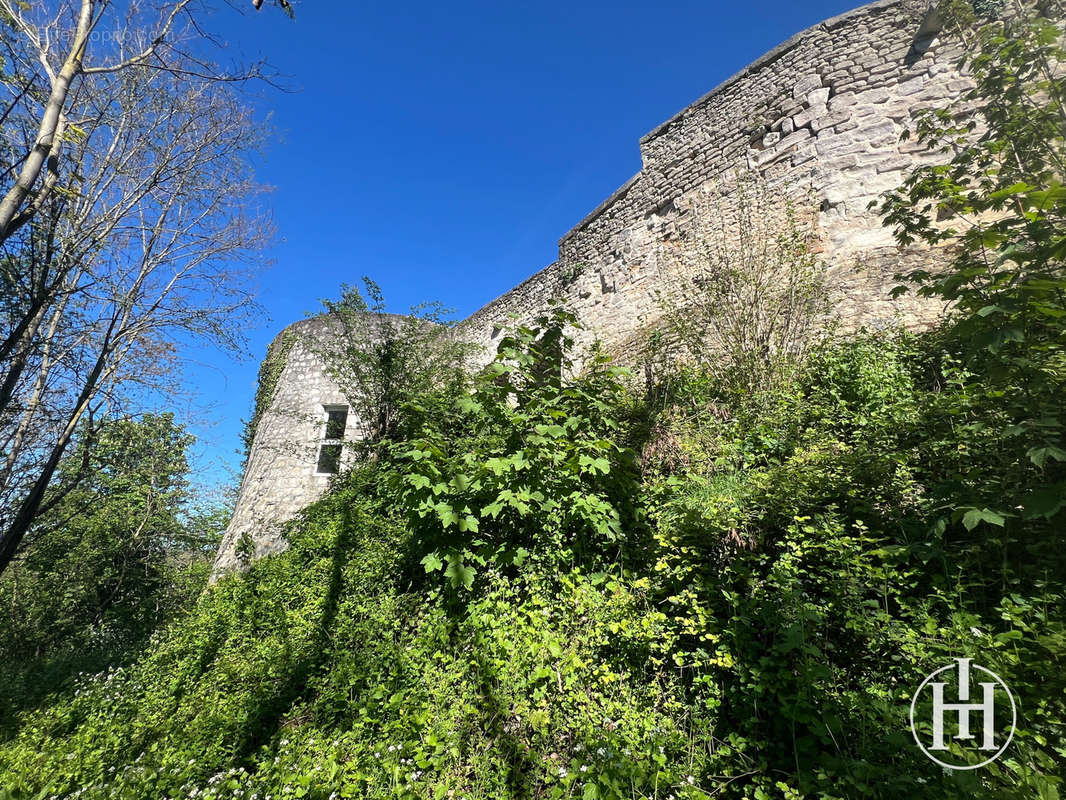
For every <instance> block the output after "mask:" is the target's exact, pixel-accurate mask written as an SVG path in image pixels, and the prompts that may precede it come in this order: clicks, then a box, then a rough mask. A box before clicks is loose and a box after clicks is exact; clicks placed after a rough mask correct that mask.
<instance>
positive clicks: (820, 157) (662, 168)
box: [216, 0, 971, 569]
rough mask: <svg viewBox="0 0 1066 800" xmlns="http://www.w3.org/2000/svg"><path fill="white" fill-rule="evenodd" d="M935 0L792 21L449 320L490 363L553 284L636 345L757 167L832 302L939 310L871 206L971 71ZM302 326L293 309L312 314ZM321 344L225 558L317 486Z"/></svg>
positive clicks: (600, 324)
mask: <svg viewBox="0 0 1066 800" xmlns="http://www.w3.org/2000/svg"><path fill="white" fill-rule="evenodd" d="M938 28H939V24H938V20H937V19H936V15H935V13H933V12H932V11H930V3H929V1H928V0H880V1H879V2H875V3H871V4H869V5H866V6H863V7H862V8H859V9H856V10H855V11H852V12H849V13H847V14H844V15H842V16H839V17H836V18H834V19H830V20H827V21H826V22H822V23H820V24H818V25H815V26H814V27H812V28H810V29H808V30H806V31H803V32H802V33H799V34H797V35H796V36H794V37H792V38H791V39H789V40H788V41H787V42H785V43H784V44H782V45H780V46H779V47H777V48H776V49H774V50H773V51H771V52H770V53H767V54H766V55H765V56H763V57H762V58H760V59H759V60H758V61H756V62H755V63H754V64H752V65H750V66H749V67H747V68H746V69H744V70H742V71H741V72H740V73H738V74H737V75H735V76H733V77H732V78H730V79H729V80H727V81H726V82H725V83H723V84H722V85H720V86H718V87H717V88H716V89H714V90H713V91H711V92H710V93H709V94H707V95H705V96H704V97H702V98H700V99H699V100H697V101H696V102H695V103H693V104H692V105H691V106H689V107H688V108H686V109H684V110H683V111H681V112H680V113H678V114H677V115H675V116H674V117H673V118H671V119H670V120H668V121H666V122H664V123H663V124H662V125H660V126H659V127H657V128H656V129H655V130H653V131H652V132H651V133H649V134H647V135H646V136H645V137H643V138H642V139H641V141H640V150H641V157H642V163H643V167H642V169H641V171H640V172H639V173H637V174H636V175H635V176H633V177H632V178H631V179H630V180H629V181H627V182H626V183H625V184H624V185H623V186H622V187H621V188H620V189H618V191H616V192H615V193H614V194H613V195H611V197H609V198H608V199H607V200H606V201H604V203H603V204H602V205H600V206H599V207H598V208H597V209H595V210H594V211H593V212H592V213H591V214H589V215H588V216H587V217H586V218H585V219H584V220H582V221H581V222H580V223H579V224H578V225H577V226H576V227H575V228H574V229H573V230H571V231H570V232H569V233H567V234H566V235H565V236H564V237H563V238H562V240H561V241H560V242H559V259H558V261H556V262H555V263H554V264H552V265H550V266H549V267H547V268H546V269H544V270H542V271H540V272H538V273H536V274H535V275H533V276H532V277H531V278H529V279H528V280H526V281H525V282H523V283H522V284H520V285H519V286H517V287H515V288H514V289H512V290H511V291H510V292H507V293H506V294H504V295H503V296H502V297H500V298H498V299H496V300H494V301H493V302H491V303H489V304H488V305H487V306H485V307H484V308H482V309H481V310H479V311H477V312H476V313H474V314H473V315H472V316H470V317H469V318H468V319H466V320H465V321H463V322H462V323H460V324H459V325H458V326H457V328H456V329H455V335H456V336H459V337H462V338H463V339H466V340H468V341H470V342H473V343H476V344H478V345H481V346H482V352H483V356H484V358H485V359H486V360H487V359H488V358H489V357H491V354H492V353H493V351H494V350H495V346H496V343H497V342H498V341H499V338H500V336H501V334H502V331H503V330H504V329H505V327H506V326H507V325H508V320H509V319H510V318H512V316H514V317H517V318H518V319H519V320H530V319H531V318H533V317H534V316H536V315H537V314H539V313H540V312H541V311H543V310H544V309H545V307H546V306H547V303H548V301H549V300H551V299H552V298H558V299H561V300H563V301H565V302H566V303H567V305H568V306H569V307H570V308H571V309H572V310H573V311H574V312H576V314H577V315H578V317H579V318H580V319H581V321H582V323H583V324H584V325H585V326H586V328H587V331H586V334H585V336H586V338H587V339H592V338H597V339H599V340H600V341H602V342H603V343H604V345H605V346H606V347H607V349H608V350H609V351H613V352H614V353H615V354H617V355H619V356H621V357H622V358H626V357H627V356H632V354H633V353H634V351H635V349H636V348H637V347H638V346H639V343H640V339H641V335H642V332H644V331H647V330H649V329H651V328H653V327H654V325H655V322H656V320H657V319H658V318H659V317H660V316H661V313H662V305H661V303H662V302H663V301H664V300H665V301H666V302H669V300H670V297H669V287H670V286H671V285H676V283H677V281H676V278H677V277H678V276H676V275H671V274H669V270H671V269H674V270H676V269H677V268H678V267H677V266H676V265H677V264H678V263H682V262H680V261H679V260H677V259H668V258H664V257H663V253H664V246H667V245H670V244H671V243H675V242H683V240H684V238H685V235H686V231H687V230H688V228H689V227H690V225H691V223H690V220H691V215H692V214H693V213H694V209H698V208H700V207H702V204H700V203H697V202H696V199H697V197H698V196H699V193H700V192H705V191H708V189H709V188H712V189H714V190H715V191H725V192H728V191H729V186H730V183H731V181H732V180H733V179H734V176H735V175H736V174H737V172H738V171H743V170H754V171H757V172H759V173H761V174H763V175H764V176H765V177H766V179H767V180H768V181H770V182H772V183H773V184H774V185H775V186H777V187H779V188H780V190H781V191H782V192H783V193H786V194H791V195H794V196H797V197H801V196H802V197H810V198H813V202H814V203H815V204H816V205H817V214H818V233H819V237H820V240H821V242H820V246H821V249H822V257H823V258H824V260H825V262H826V263H827V265H828V267H829V275H828V278H829V284H830V286H831V289H832V293H833V297H832V307H833V309H834V312H835V313H836V314H837V315H838V316H839V317H840V319H841V320H842V321H843V322H844V323H845V325H847V326H850V327H855V326H858V325H872V326H876V325H881V324H887V323H890V322H896V323H902V324H905V325H907V326H909V327H912V328H920V327H923V326H926V325H928V324H931V323H932V322H933V321H934V320H935V319H936V318H937V316H938V315H939V314H940V313H941V311H942V309H940V308H937V307H934V306H931V305H928V304H922V303H920V302H918V301H916V300H913V299H912V300H909V301H908V300H902V301H892V300H891V298H890V296H889V291H890V289H891V287H892V286H893V285H894V284H895V281H894V280H893V275H894V273H896V272H898V271H901V270H902V269H906V268H910V267H914V266H918V265H920V264H927V263H930V262H935V261H936V260H938V255H937V253H935V252H930V251H929V250H927V249H923V248H921V247H915V248H911V249H908V250H906V251H904V250H901V249H900V248H898V247H897V246H896V245H895V243H894V241H893V239H892V236H891V232H890V231H889V230H887V229H885V228H884V227H882V225H881V221H880V219H879V217H878V216H877V214H876V212H874V211H871V210H870V209H869V208H868V205H869V203H870V202H871V201H872V200H874V199H875V198H876V197H877V196H878V195H880V194H881V193H882V192H884V191H887V190H889V189H892V188H895V187H896V186H898V185H899V184H900V183H901V182H902V180H903V178H904V176H905V174H906V173H907V171H908V170H909V169H911V168H912V167H913V166H914V165H916V164H917V163H919V162H920V161H921V159H923V158H925V157H927V156H926V155H925V154H924V153H923V149H922V147H921V146H920V145H918V144H916V143H915V142H913V141H905V140H901V134H902V133H903V131H904V130H905V129H907V128H908V127H909V126H910V125H911V122H912V120H913V118H914V116H915V114H916V113H917V112H918V111H920V110H922V109H926V108H930V107H938V106H943V105H945V104H946V103H947V102H949V101H950V100H951V99H953V98H956V97H958V95H959V94H960V93H962V92H963V91H965V90H966V89H967V88H969V87H970V86H971V83H970V81H969V79H968V78H967V77H966V76H965V75H961V74H960V73H959V71H958V69H957V67H956V63H957V61H958V59H959V57H960V56H961V51H960V50H959V49H958V45H957V44H956V43H954V42H953V41H948V40H947V39H941V38H940V37H938ZM306 324H307V323H298V325H306ZM343 402H344V401H343V396H342V395H341V393H340V392H339V390H338V389H337V388H336V386H334V385H333V384H332V382H331V381H329V379H328V378H327V377H326V376H325V375H324V373H323V370H322V368H321V365H320V364H318V363H317V362H316V360H315V359H314V357H313V356H312V355H311V352H310V351H309V350H308V349H307V348H305V347H300V346H296V347H294V348H293V349H292V351H291V353H290V355H289V359H288V362H287V364H286V366H285V368H284V370H283V372H282V375H281V379H280V381H279V384H278V389H277V392H276V395H275V398H274V401H273V403H272V405H271V407H270V409H269V410H268V411H267V412H266V413H265V414H264V415H263V419H262V420H261V421H260V424H259V426H258V430H257V431H256V434H255V439H254V443H253V446H252V450H251V454H250V456H249V459H248V465H247V467H246V471H245V477H244V482H243V484H242V487H241V492H240V498H239V500H238V503H237V509H236V513H235V515H234V518H233V522H232V523H231V525H230V527H229V530H228V531H227V533H226V537H225V540H224V542H223V544H222V548H221V549H220V552H219V556H218V561H217V563H216V568H217V569H225V568H228V567H231V566H233V565H234V564H236V563H238V559H237V556H236V553H235V547H236V545H237V543H238V542H239V541H240V539H241V537H242V536H245V535H247V536H248V537H250V539H251V540H252V541H253V542H254V543H255V547H254V555H256V556H258V555H263V554H265V553H268V552H272V551H275V550H277V549H279V548H280V547H282V546H283V542H282V540H281V539H280V538H279V535H278V533H277V531H278V526H279V525H280V523H282V522H284V521H285V520H286V519H288V518H290V517H291V516H292V515H293V514H294V513H295V512H296V511H297V510H298V509H299V508H301V507H302V506H303V505H306V504H307V503H309V502H311V501H312V500H314V499H315V498H316V497H318V496H319V495H320V494H321V493H322V492H323V491H324V489H325V488H326V486H327V485H328V478H327V477H323V476H321V475H316V474H314V469H315V459H314V449H315V443H316V441H317V440H318V438H319V437H320V435H321V426H322V425H323V424H324V419H325V417H324V413H325V412H324V411H323V408H324V407H325V406H326V405H329V404H331V403H343Z"/></svg>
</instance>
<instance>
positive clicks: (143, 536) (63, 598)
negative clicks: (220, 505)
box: [0, 413, 221, 657]
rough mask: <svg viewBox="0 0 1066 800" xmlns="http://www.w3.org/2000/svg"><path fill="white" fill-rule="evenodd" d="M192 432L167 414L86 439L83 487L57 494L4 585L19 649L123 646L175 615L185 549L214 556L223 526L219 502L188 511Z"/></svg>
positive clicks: (80, 458) (30, 653)
mask: <svg viewBox="0 0 1066 800" xmlns="http://www.w3.org/2000/svg"><path fill="white" fill-rule="evenodd" d="M192 441H193V439H192V437H191V436H190V435H189V434H187V433H186V432H185V431H184V430H183V429H182V428H181V427H180V426H178V425H177V424H176V423H175V422H174V418H173V415H172V414H169V413H167V414H158V415H157V414H149V415H145V416H143V417H141V418H139V419H124V420H115V421H112V422H110V423H108V424H107V425H105V426H104V428H103V429H102V430H101V431H100V433H99V434H98V435H97V436H96V437H95V438H94V439H93V440H92V441H86V440H81V441H79V442H78V444H77V446H76V447H75V448H74V449H73V451H72V452H71V454H70V455H69V456H68V457H67V458H66V459H64V461H63V462H62V463H61V466H60V472H61V473H74V472H77V473H78V476H79V477H78V478H77V479H75V477H74V475H73V474H64V475H63V478H64V481H63V484H64V485H75V486H76V488H74V489H73V490H71V491H69V492H67V493H65V494H64V495H62V496H61V497H56V498H54V499H55V500H56V502H55V503H54V504H52V506H51V508H50V510H49V511H48V512H47V513H46V514H45V515H44V516H43V517H42V518H41V519H40V520H39V521H38V523H37V524H36V525H35V526H34V528H33V530H32V531H31V532H30V535H29V536H28V537H27V538H26V539H25V540H24V543H23V546H22V548H21V550H20V552H19V553H18V555H17V556H16V560H15V563H14V565H13V568H12V570H11V571H10V575H8V574H5V575H4V579H3V581H2V582H0V592H2V596H3V600H2V604H3V612H2V613H3V616H4V617H5V623H6V624H5V625H4V627H3V631H4V634H3V638H4V639H5V641H4V642H3V648H4V651H5V652H6V653H7V654H8V655H9V656H12V657H14V656H20V657H39V656H45V655H48V654H49V653H51V652H53V651H62V650H67V651H69V650H77V649H78V648H81V647H84V646H87V645H91V646H99V645H105V646H106V647H108V648H113V649H114V650H116V651H118V650H121V648H122V647H123V646H124V645H125V644H126V643H128V642H129V641H130V640H131V639H135V638H136V637H138V636H139V635H140V634H142V633H143V632H145V631H146V630H150V629H151V628H152V627H154V625H155V624H156V622H157V621H158V619H157V618H165V617H166V616H167V614H168V613H169V610H170V609H169V606H170V605H171V604H172V601H173V598H172V597H171V596H170V593H171V579H172V571H173V568H174V567H175V566H176V565H177V564H178V563H179V561H180V560H181V559H179V555H180V554H182V553H189V552H192V553H194V554H196V553H199V554H200V557H201V558H203V557H204V549H205V547H206V548H209V547H210V546H212V545H213V544H216V543H217V541H218V534H219V531H220V529H219V527H218V526H219V525H220V524H221V520H220V519H217V510H204V509H199V510H197V509H193V510H192V513H188V511H187V510H186V508H187V503H188V502H189V499H190V498H189V484H188V479H187V474H188V463H187V461H186V451H187V449H188V447H189V446H190V445H191V443H192ZM185 561H188V558H186V559H185Z"/></svg>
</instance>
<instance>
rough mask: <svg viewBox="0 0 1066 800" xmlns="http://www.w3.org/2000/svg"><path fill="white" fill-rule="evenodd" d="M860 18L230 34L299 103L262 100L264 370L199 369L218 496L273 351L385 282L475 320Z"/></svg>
mask: <svg viewBox="0 0 1066 800" xmlns="http://www.w3.org/2000/svg"><path fill="white" fill-rule="evenodd" d="M242 5H243V6H250V3H248V2H244V3H242ZM856 5H858V2H857V0H808V1H807V2H802V3H797V2H795V0H789V1H787V2H786V0H763V2H761V3H759V4H757V5H755V4H752V3H735V2H730V3H724V2H702V3H697V2H676V1H675V2H671V1H670V0H660V2H656V3H637V2H616V3H611V4H600V3H592V2H581V1H580V0H578V1H576V2H575V0H571V1H570V2H554V1H553V2H540V3H528V4H527V3H520V4H515V3H489V2H483V0H477V2H460V3H450V4H436V3H423V2H409V3H374V4H369V3H351V2H341V0H306V2H301V3H300V4H299V5H298V6H297V15H296V19H295V20H293V21H290V20H288V19H287V18H286V17H284V16H283V15H282V14H281V13H280V12H279V11H278V10H277V9H271V10H267V9H264V11H263V12H261V13H259V14H254V13H249V14H246V15H243V16H237V15H236V14H232V13H231V12H226V13H225V14H223V15H220V18H219V19H217V20H216V21H215V22H216V24H215V25H214V26H213V27H214V28H215V29H216V30H217V29H223V30H224V31H225V39H226V41H227V42H228V48H229V51H230V54H232V57H233V58H234V59H239V58H245V59H249V58H258V57H265V58H267V59H268V60H269V61H270V62H271V64H272V65H273V66H274V67H276V68H277V69H278V70H279V71H280V72H281V73H283V74H284V75H286V76H287V77H286V79H285V83H286V84H287V85H288V86H289V87H291V88H292V89H293V91H290V92H279V91H270V90H265V91H262V90H258V91H257V95H258V99H257V101H256V102H257V105H258V106H259V108H260V111H261V112H262V113H263V114H267V113H269V114H271V117H272V124H273V125H274V126H275V127H276V128H277V130H278V134H279V135H278V138H277V140H276V141H274V142H273V144H272V145H271V147H270V149H269V151H268V153H267V154H266V157H265V159H264V160H263V162H262V163H261V165H260V168H259V178H260V180H261V181H262V182H264V183H266V184H269V185H271V186H272V187H273V191H272V192H271V193H270V194H269V195H268V196H267V197H266V202H267V204H268V205H269V207H270V208H271V210H272V212H273V215H274V217H275V221H276V224H277V227H278V241H277V244H276V246H275V247H273V248H272V250H271V252H270V256H271V258H272V259H273V260H274V265H273V266H272V267H271V268H270V269H269V270H268V271H266V272H265V273H263V274H262V275H261V276H260V278H259V281H258V285H259V300H260V302H261V304H262V305H263V306H264V308H265V309H266V312H267V316H265V317H264V318H263V319H262V320H261V321H260V324H259V325H258V326H257V327H255V328H253V329H251V330H249V331H247V333H248V337H249V349H250V352H251V354H252V357H251V358H250V359H249V360H247V361H244V362H236V361H233V360H232V359H230V358H228V357H225V356H222V355H220V354H213V353H201V352H198V353H195V354H190V355H191V360H190V363H189V367H188V382H189V383H190V385H191V386H193V387H194V389H195V391H196V392H197V398H196V399H195V402H194V403H193V407H194V408H195V416H196V418H197V419H196V421H195V422H194V424H193V426H192V428H193V432H194V433H196V434H197V436H198V437H199V440H200V444H199V446H198V448H197V452H196V453H195V457H194V462H195V464H196V466H197V468H198V470H199V473H200V478H201V479H202V480H207V481H215V480H220V479H225V478H226V477H227V475H230V474H233V475H234V477H236V475H235V471H236V469H237V468H238V467H239V465H240V461H241V456H240V454H239V452H238V451H239V448H240V432H241V427H242V422H241V421H242V420H243V419H244V418H245V417H247V415H248V413H249V409H250V407H251V403H252V397H253V394H254V392H255V379H256V372H257V370H258V363H259V359H260V358H262V356H263V354H264V353H265V351H266V346H267V344H268V343H269V342H270V340H271V339H272V338H273V337H274V335H275V334H276V333H277V332H278V331H279V330H280V329H281V328H283V327H284V326H285V325H287V324H288V323H289V322H292V321H294V320H297V319H301V318H303V317H304V316H305V314H306V312H309V311H315V310H317V309H318V307H319V305H320V303H319V301H320V299H321V298H323V297H332V296H335V295H336V294H337V293H338V287H339V286H340V284H341V283H342V282H348V283H355V282H357V281H358V279H359V277H360V276H362V275H369V276H371V277H372V278H374V279H375V280H376V281H377V282H378V283H380V284H381V286H382V288H383V289H384V292H385V297H386V299H387V300H388V303H389V306H390V310H393V311H397V312H402V311H405V310H406V309H407V308H408V307H410V306H411V305H412V304H414V303H418V302H420V301H423V300H440V301H441V302H443V303H444V304H445V305H446V306H448V307H450V308H453V309H455V311H456V314H457V317H459V318H461V317H464V316H466V315H468V314H470V313H471V312H473V311H475V310H476V309H478V308H480V307H481V306H483V305H484V304H485V303H487V302H489V301H490V300H492V299H493V298H495V297H497V296H498V295H500V294H502V293H503V292H505V291H507V290H508V289H509V288H511V287H512V286H514V285H515V284H517V283H519V282H521V281H522V280H524V279H525V278H527V277H528V276H529V275H531V274H533V273H534V272H536V271H537V270H539V269H541V268H542V267H544V266H546V265H548V264H550V263H551V262H552V261H553V260H554V259H555V257H556V243H557V241H558V240H559V238H560V237H561V236H562V235H563V234H564V233H566V232H567V231H568V230H569V229H570V228H571V227H572V226H574V225H575V224H576V223H577V222H579V221H580V220H581V218H582V217H584V216H585V215H586V214H587V213H588V212H589V211H591V210H592V209H593V208H595V207H596V206H597V205H599V203H600V202H601V201H603V200H604V199H605V198H606V197H607V196H608V195H609V194H610V193H611V192H612V191H614V190H615V189H616V188H617V187H618V186H620V185H621V184H622V183H623V182H624V181H626V180H627V179H628V178H629V177H630V176H631V175H633V174H634V173H635V172H637V170H639V169H640V153H639V149H638V145H637V141H638V139H639V138H640V137H641V136H642V135H644V134H645V133H647V132H648V131H650V130H651V129H652V128H654V127H655V126H656V125H658V124H659V123H661V122H663V121H665V120H666V119H668V118H670V117H671V116H673V115H674V114H675V113H676V112H677V111H679V110H681V109H682V108H683V107H685V106H686V105H688V104H689V103H691V102H692V101H694V100H696V99H697V98H699V97H700V96H701V95H703V94H705V93H706V92H708V91H709V90H710V89H712V88H714V87H715V86H716V85H717V84H718V83H720V82H721V81H722V80H724V79H725V78H727V77H729V76H730V75H732V74H733V73H734V72H736V71H738V70H740V69H742V68H743V67H744V66H746V65H747V64H748V63H750V62H751V61H753V60H754V59H756V58H758V57H759V56H760V55H762V54H763V53H764V52H766V51H767V50H769V49H770V48H772V47H774V46H775V45H777V44H778V43H780V42H781V41H783V40H785V39H787V38H788V37H789V36H791V35H792V34H794V33H796V32H798V31H800V30H802V29H803V28H806V27H808V26H810V25H813V24H815V23H817V22H819V21H821V20H823V19H825V18H827V17H831V16H834V15H836V14H839V13H841V12H843V11H847V10H848V9H850V8H853V7H855V6H856ZM268 12H269V13H268Z"/></svg>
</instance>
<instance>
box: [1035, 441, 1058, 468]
mask: <svg viewBox="0 0 1066 800" xmlns="http://www.w3.org/2000/svg"><path fill="white" fill-rule="evenodd" d="M1026 455H1027V456H1029V460H1030V461H1032V462H1033V463H1034V464H1036V465H1037V466H1038V467H1042V466H1044V464H1045V463H1047V460H1048V459H1049V458H1053V459H1054V460H1055V461H1066V450H1062V449H1060V448H1058V447H1055V446H1054V445H1050V444H1049V445H1044V446H1043V447H1032V448H1030V449H1029V452H1027V453H1026Z"/></svg>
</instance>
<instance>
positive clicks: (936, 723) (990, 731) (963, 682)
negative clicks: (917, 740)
mask: <svg viewBox="0 0 1066 800" xmlns="http://www.w3.org/2000/svg"><path fill="white" fill-rule="evenodd" d="M958 662H959V702H958V703H945V702H944V686H945V684H943V683H930V684H929V688H930V689H932V691H933V744H932V747H930V748H929V749H930V750H947V749H948V747H947V745H946V744H944V712H945V711H954V712H956V713H958V715H959V732H958V733H957V734H955V738H956V739H972V738H974V737H973V734H972V733H970V712H971V711H979V712H981V717H982V720H981V727H982V728H983V736H982V739H981V749H982V750H995V749H996V743H995V736H996V724H995V720H994V718H993V714H994V712H995V709H996V699H995V695H996V684H995V683H980V684H978V685H979V686H980V687H981V689H982V691H983V692H984V694H983V698H982V700H981V702H980V703H969V702H967V701H968V700H969V699H970V659H968V658H960V659H958Z"/></svg>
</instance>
